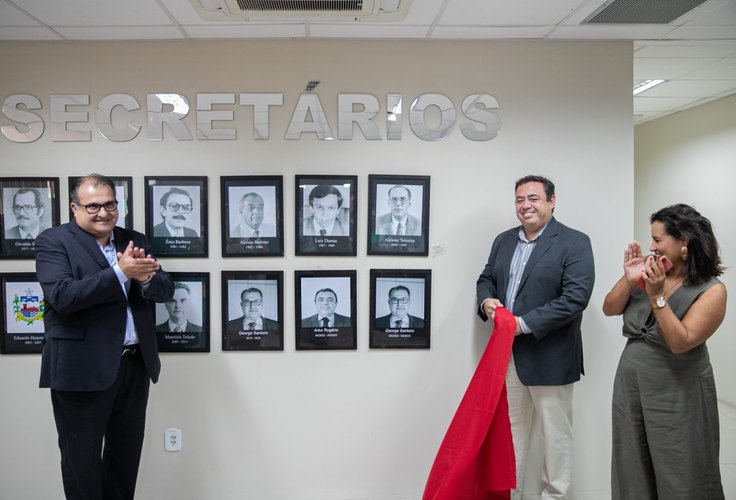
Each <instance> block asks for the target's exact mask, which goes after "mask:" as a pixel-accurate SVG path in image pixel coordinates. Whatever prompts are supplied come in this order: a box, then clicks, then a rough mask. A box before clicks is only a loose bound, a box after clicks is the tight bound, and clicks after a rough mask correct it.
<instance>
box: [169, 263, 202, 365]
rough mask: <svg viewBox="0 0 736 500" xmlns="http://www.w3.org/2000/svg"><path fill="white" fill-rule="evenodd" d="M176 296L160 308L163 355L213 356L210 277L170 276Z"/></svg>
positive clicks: (174, 274)
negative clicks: (172, 353)
mask: <svg viewBox="0 0 736 500" xmlns="http://www.w3.org/2000/svg"><path fill="white" fill-rule="evenodd" d="M169 274H171V279H172V280H173V281H174V296H173V297H172V299H171V300H170V301H168V302H164V303H162V304H156V336H157V337H158V350H159V352H210V273H176V272H174V273H169Z"/></svg>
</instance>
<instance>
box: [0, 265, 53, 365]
mask: <svg viewBox="0 0 736 500" xmlns="http://www.w3.org/2000/svg"><path fill="white" fill-rule="evenodd" d="M0 286H2V300H3V309H4V311H3V335H2V341H1V342H0V352H1V353H3V354H38V353H40V352H41V350H42V349H43V338H44V337H43V334H44V325H43V312H44V300H43V290H41V285H40V284H39V283H38V281H37V280H36V274H35V273H2V274H0Z"/></svg>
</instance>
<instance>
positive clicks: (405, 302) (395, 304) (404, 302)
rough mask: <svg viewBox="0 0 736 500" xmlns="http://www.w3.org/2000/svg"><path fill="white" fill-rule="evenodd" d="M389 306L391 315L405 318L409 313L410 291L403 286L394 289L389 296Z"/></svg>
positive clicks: (401, 318)
mask: <svg viewBox="0 0 736 500" xmlns="http://www.w3.org/2000/svg"><path fill="white" fill-rule="evenodd" d="M388 297H389V298H388V307H389V309H391V316H393V317H395V318H398V319H400V320H403V319H404V317H406V315H407V314H408V313H409V300H410V299H409V292H407V291H406V290H404V289H403V288H399V289H397V290H392V291H391V292H390V293H389V296H388Z"/></svg>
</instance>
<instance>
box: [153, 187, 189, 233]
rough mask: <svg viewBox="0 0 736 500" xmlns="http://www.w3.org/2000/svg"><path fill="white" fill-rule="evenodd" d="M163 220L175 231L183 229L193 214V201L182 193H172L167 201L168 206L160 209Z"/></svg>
mask: <svg viewBox="0 0 736 500" xmlns="http://www.w3.org/2000/svg"><path fill="white" fill-rule="evenodd" d="M159 210H160V211H161V218H162V219H164V220H165V221H166V223H167V224H168V225H169V226H170V227H172V228H174V229H177V230H179V229H182V228H183V227H184V225H185V224H186V223H187V221H188V220H189V214H190V213H192V200H191V199H190V198H189V196H187V195H185V194H181V193H172V194H170V195H169V197H168V198H167V199H166V204H165V205H163V206H160V207H159Z"/></svg>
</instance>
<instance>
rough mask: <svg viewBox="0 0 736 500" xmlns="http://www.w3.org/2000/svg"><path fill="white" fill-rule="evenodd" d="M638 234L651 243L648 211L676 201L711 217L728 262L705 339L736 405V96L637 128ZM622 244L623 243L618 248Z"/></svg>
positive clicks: (721, 391)
mask: <svg viewBox="0 0 736 500" xmlns="http://www.w3.org/2000/svg"><path fill="white" fill-rule="evenodd" d="M635 142H636V156H635V164H636V225H635V227H636V237H637V238H638V239H639V241H641V242H645V244H646V245H649V243H650V241H651V239H650V237H649V216H650V215H651V214H652V213H653V212H655V211H657V210H658V209H660V208H662V207H665V206H668V205H672V204H674V203H687V204H689V205H693V206H694V207H695V208H696V209H697V210H698V211H699V212H700V213H701V214H703V215H704V216H705V217H707V218H708V219H710V221H711V223H712V225H713V230H714V231H715V234H716V238H717V239H718V243H719V244H720V247H721V260H722V261H723V265H724V266H726V267H727V269H726V272H725V273H724V274H723V276H721V280H722V281H723V282H724V283H725V285H726V288H727V289H728V290H729V291H730V296H729V299H728V309H727V311H726V318H725V320H724V322H723V324H722V325H721V327H720V328H719V329H718V331H717V332H716V333H715V334H714V336H713V337H712V338H711V339H710V340H708V345H709V347H710V349H709V351H710V356H711V360H712V363H713V368H714V371H715V375H716V385H717V388H718V397H719V399H720V400H722V401H725V402H726V403H728V404H730V405H732V406H736V385H734V384H733V381H734V380H736V365H735V364H734V362H733V353H734V352H736V339H735V338H734V336H733V335H732V332H733V331H734V327H735V326H736V323H734V312H733V311H734V307H736V301H735V299H734V296H736V278H735V277H734V269H733V266H734V264H735V263H736V234H735V233H734V231H733V228H734V220H733V214H734V209H736V202H735V201H734V197H733V186H734V185H736V95H732V96H730V97H724V98H722V99H719V100H717V101H713V102H710V103H708V104H705V105H703V106H698V107H696V108H693V109H690V110H688V111H683V112H681V113H676V114H674V115H670V116H667V117H664V118H660V119H659V120H654V121H652V122H647V123H644V124H642V125H639V126H637V127H636V131H635ZM622 248H623V247H622Z"/></svg>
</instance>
